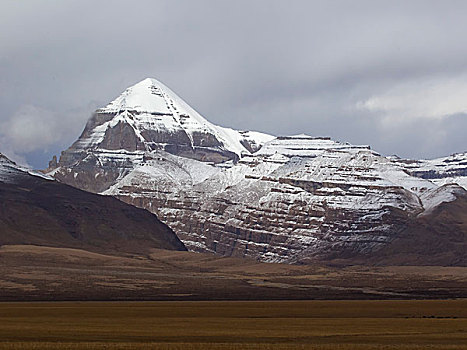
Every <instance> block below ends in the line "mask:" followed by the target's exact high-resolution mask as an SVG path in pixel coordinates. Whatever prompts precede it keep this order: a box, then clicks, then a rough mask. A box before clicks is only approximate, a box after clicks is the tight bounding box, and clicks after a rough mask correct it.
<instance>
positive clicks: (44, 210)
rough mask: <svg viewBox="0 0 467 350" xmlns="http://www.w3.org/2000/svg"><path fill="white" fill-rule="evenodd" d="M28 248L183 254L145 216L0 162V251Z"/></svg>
mask: <svg viewBox="0 0 467 350" xmlns="http://www.w3.org/2000/svg"><path fill="white" fill-rule="evenodd" d="M9 244H33V245H46V246H55V247H68V248H82V249H86V250H91V251H98V252H112V253H138V254H141V253H145V252H148V251H150V250H151V248H158V249H170V250H186V248H185V246H184V245H183V243H182V242H181V241H180V240H179V239H178V238H177V236H176V235H175V234H174V232H173V231H172V230H171V229H170V228H169V227H168V226H167V225H165V224H163V223H162V222H160V221H159V220H158V219H157V217H156V216H155V215H153V214H151V213H149V212H148V211H146V210H143V209H138V208H135V207H133V206H130V205H127V204H125V203H123V202H120V201H119V200H117V199H115V198H112V197H108V196H100V195H95V194H92V193H88V192H85V191H82V190H79V189H76V188H73V187H71V186H68V185H65V184H62V183H59V182H57V181H51V180H47V179H44V178H42V177H40V176H35V175H31V174H29V173H28V172H27V171H25V170H24V169H21V168H19V167H17V166H16V165H15V164H14V163H12V162H10V161H8V160H7V159H6V158H4V157H2V158H1V159H0V245H9Z"/></svg>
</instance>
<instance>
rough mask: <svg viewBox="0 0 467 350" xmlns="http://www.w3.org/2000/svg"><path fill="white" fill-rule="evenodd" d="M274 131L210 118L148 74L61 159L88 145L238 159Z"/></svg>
mask: <svg viewBox="0 0 467 350" xmlns="http://www.w3.org/2000/svg"><path fill="white" fill-rule="evenodd" d="M273 138H274V137H273V136H270V135H266V134H261V133H257V132H245V131H237V130H233V129H229V128H223V127H220V126H217V125H214V124H212V123H210V122H208V121H207V120H206V119H205V118H203V117H202V116H201V115H200V114H199V113H198V112H196V111H195V110H194V109H193V108H191V107H190V106H189V105H188V104H187V103H186V102H185V101H183V100H182V99H181V98H180V97H178V96H177V95H176V94H175V93H174V92H173V91H172V90H170V89H169V88H168V87H167V86H165V85H164V84H162V83H161V82H159V81H158V80H156V79H153V78H147V79H144V80H142V81H140V82H139V83H137V84H135V85H133V86H131V87H129V88H127V89H126V90H125V91H124V92H123V93H122V94H121V95H120V96H118V97H117V98H116V99H114V100H113V101H112V102H110V103H109V104H108V105H107V106H105V107H103V108H100V109H98V110H97V111H96V112H95V113H94V115H93V116H92V117H91V119H90V120H89V121H88V123H87V125H86V128H85V130H84V131H83V133H82V135H81V137H80V138H79V140H78V141H77V142H75V144H73V146H72V147H70V149H68V150H67V151H66V152H65V154H64V155H62V159H61V162H62V163H63V162H65V163H70V162H74V161H76V160H77V159H78V158H81V156H79V157H76V154H77V153H79V154H82V153H83V152H86V150H90V149H92V150H95V149H103V150H122V151H129V152H135V151H145V152H147V151H149V152H151V151H156V150H163V151H166V152H169V153H172V154H175V155H178V156H182V157H187V158H192V159H197V160H201V161H208V162H214V163H220V162H225V161H228V160H233V161H236V160H238V159H239V158H240V157H242V155H244V154H250V153H253V152H255V151H256V150H258V149H259V148H260V147H261V145H262V144H263V143H264V142H266V141H269V140H271V139H273Z"/></svg>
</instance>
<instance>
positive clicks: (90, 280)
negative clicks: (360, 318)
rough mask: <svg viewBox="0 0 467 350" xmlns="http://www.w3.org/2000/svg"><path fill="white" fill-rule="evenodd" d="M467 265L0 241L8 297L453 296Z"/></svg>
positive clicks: (459, 293) (466, 291)
mask: <svg viewBox="0 0 467 350" xmlns="http://www.w3.org/2000/svg"><path fill="white" fill-rule="evenodd" d="M466 297H467V268H466V267H437V266H386V267H383V266H381V267H368V266H348V267H330V266H319V265H309V266H291V265H285V264H265V263H258V262H256V261H254V260H251V259H239V258H220V257H218V256H213V255H208V254H196V253H189V252H173V251H163V250H159V251H154V252H153V253H152V254H151V255H150V256H112V255H103V254H98V253H93V252H87V251H84V250H79V249H67V248H51V247H39V246H1V247H0V301H48V300H49V301H57V300H62V301H66V300H68V301H71V300H81V301H83V300H89V301H99V300H102V301H109V300H115V301H116V300H123V301H125V300H180V301H185V300H307V299H450V298H466Z"/></svg>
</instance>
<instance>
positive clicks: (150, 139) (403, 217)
mask: <svg viewBox="0 0 467 350" xmlns="http://www.w3.org/2000/svg"><path fill="white" fill-rule="evenodd" d="M465 159H466V157H465V154H464V155H463V156H462V155H461V156H452V157H451V158H450V157H447V158H446V159H440V160H436V161H408V160H401V159H398V158H389V157H384V156H381V155H380V154H378V153H377V152H375V151H373V150H371V149H370V147H369V146H361V145H351V144H348V143H342V142H337V141H333V140H331V139H330V138H325V137H312V136H308V135H303V134H302V135H295V136H280V137H273V136H270V135H266V134H262V133H258V132H251V131H236V130H232V129H227V128H222V127H219V126H216V125H213V124H211V123H210V122H208V121H207V120H206V119H204V118H203V117H202V116H201V115H199V114H198V113H197V112H196V111H194V110H193V109H192V108H191V107H189V106H188V105H187V104H186V103H185V102H184V101H183V100H181V99H180V98H179V97H178V96H176V95H175V93H173V92H172V91H171V90H170V89H168V88H167V87H166V86H164V85H163V84H161V83H160V82H158V81H157V80H154V79H145V80H143V81H142V82H140V83H138V84H136V85H134V86H132V87H130V88H128V89H127V90H126V91H125V92H124V93H123V94H122V95H120V96H119V97H118V98H116V99H115V100H114V101H112V102H111V103H110V104H108V105H107V106H106V107H104V108H101V109H98V110H97V111H96V113H95V114H94V115H93V116H92V117H91V119H90V120H89V122H88V124H87V125H86V128H85V130H84V131H83V134H82V135H81V137H80V138H79V139H78V140H77V141H76V142H75V143H74V144H73V145H72V146H71V147H70V148H69V149H68V150H66V151H64V152H62V155H61V157H60V160H59V162H56V161H52V162H51V164H50V168H49V169H48V170H49V174H51V175H53V176H54V177H56V178H57V179H59V180H60V181H63V182H65V183H68V184H71V185H73V186H76V187H79V188H81V189H85V190H88V191H92V192H96V193H103V194H107V195H113V196H116V197H117V198H119V199H121V200H123V201H125V202H128V203H131V204H133V205H136V206H138V207H142V208H145V209H148V210H149V211H152V212H154V213H156V214H157V215H158V217H159V218H160V219H161V220H163V221H164V222H166V223H167V224H168V225H169V226H170V227H171V228H172V229H173V230H174V231H175V232H176V233H177V235H178V236H179V237H180V238H181V239H182V241H183V242H184V243H185V245H186V246H187V247H188V248H189V249H191V250H194V251H201V252H203V251H209V252H214V253H217V254H221V255H227V256H250V257H254V258H257V259H260V260H264V261H279V262H299V261H302V260H303V259H307V258H309V257H322V256H326V257H331V256H349V255H352V254H367V253H369V252H374V251H377V250H378V249H381V248H382V247H384V246H386V245H388V244H390V242H392V241H393V240H394V239H395V238H396V237H397V235H398V233H399V232H402V230H404V229H405V228H406V227H407V225H408V223H409V222H411V221H412V220H414V218H416V217H418V216H420V215H422V214H423V213H427V212H430V211H432V210H433V209H434V208H436V207H437V206H438V205H439V204H441V203H443V202H449V201H454V200H456V198H458V197H459V196H463V195H465V193H466V192H465V190H464V189H463V188H461V187H459V186H457V185H456V184H451V182H452V181H453V180H454V179H457V178H458V177H460V178H464V177H465V175H466V174H465V170H466V166H465V164H466V163H465ZM434 169H436V170H434ZM460 183H462V181H460ZM445 184H446V185H445ZM447 184H449V185H447Z"/></svg>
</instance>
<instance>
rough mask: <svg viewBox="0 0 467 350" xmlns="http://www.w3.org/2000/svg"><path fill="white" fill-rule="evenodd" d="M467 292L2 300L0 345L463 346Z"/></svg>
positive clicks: (466, 341)
mask: <svg viewBox="0 0 467 350" xmlns="http://www.w3.org/2000/svg"><path fill="white" fill-rule="evenodd" d="M466 348H467V299H458V300H404V301H395V300H354V301H326V300H322V301H176V302H169V301H158V302H144V301H143V302H4V303H0V349H188V350H190V349H207V350H209V349H341V350H344V349H466Z"/></svg>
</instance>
